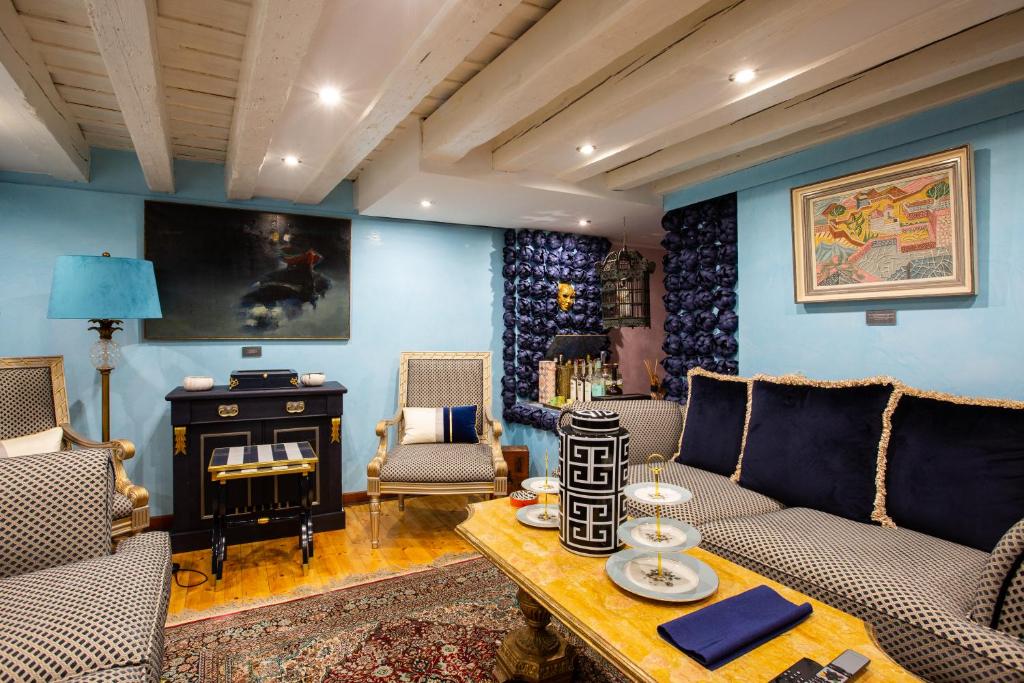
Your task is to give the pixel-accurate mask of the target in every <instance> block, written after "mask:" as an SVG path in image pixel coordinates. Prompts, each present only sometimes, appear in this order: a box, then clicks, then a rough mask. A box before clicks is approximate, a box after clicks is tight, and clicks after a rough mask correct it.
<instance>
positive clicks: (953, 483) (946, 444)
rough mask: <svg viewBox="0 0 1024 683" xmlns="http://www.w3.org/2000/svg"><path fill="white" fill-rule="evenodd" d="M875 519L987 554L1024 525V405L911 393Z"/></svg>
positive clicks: (897, 418)
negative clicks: (1017, 526) (1015, 527)
mask: <svg viewBox="0 0 1024 683" xmlns="http://www.w3.org/2000/svg"><path fill="white" fill-rule="evenodd" d="M883 457H884V463H885V491H884V493H885V495H884V502H883V500H882V499H881V497H880V500H879V505H877V506H876V509H875V519H876V520H878V521H880V522H882V523H883V524H886V525H888V524H891V523H893V522H894V523H895V525H896V526H901V527H906V528H908V529H913V530H914V531H920V532H922V533H926V534H929V535H931V536H937V537H939V538H944V539H946V540H947V541H953V542H955V543H960V544H963V545H968V546H971V547H972V548H977V549H978V550H983V551H985V552H987V553H988V552H992V549H993V548H994V547H995V546H996V543H998V542H999V539H1000V538H1001V537H1002V535H1003V534H1004V533H1006V531H1007V529H1009V528H1010V527H1012V526H1013V525H1014V524H1016V523H1017V522H1018V521H1019V520H1021V519H1024V403H1019V402H1012V401H995V400H985V399H968V398H963V397H959V396H949V395H946V394H935V393H927V392H921V391H917V390H914V389H908V390H906V393H904V394H903V396H901V397H900V400H899V403H898V404H897V405H896V410H895V411H894V412H893V415H892V434H891V435H890V437H889V447H888V449H887V451H886V453H884V454H883Z"/></svg>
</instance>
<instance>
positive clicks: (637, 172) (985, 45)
mask: <svg viewBox="0 0 1024 683" xmlns="http://www.w3.org/2000/svg"><path fill="white" fill-rule="evenodd" d="M1020 57H1024V10H1019V11H1017V12H1013V13H1011V14H1008V15H1004V16H1002V17H999V18H997V19H993V20H991V21H988V22H985V23H984V24H981V25H979V26H977V27H975V28H972V29H970V30H967V31H963V32H961V33H958V34H956V35H954V36H951V37H950V38H946V39H945V40H941V41H938V42H936V43H932V44H931V45H928V46H927V47H923V48H921V49H919V50H915V51H914V52H911V53H910V54H907V55H905V56H903V57H900V58H899V59H895V60H893V61H890V62H887V63H885V64H883V65H881V66H878V67H875V68H874V69H872V70H870V71H867V72H864V73H862V74H859V75H857V76H855V77H853V78H851V79H849V80H848V81H846V82H845V83H844V82H840V83H838V84H833V85H830V86H829V87H827V88H825V89H824V90H823V91H822V92H819V93H812V94H811V95H809V96H801V97H800V98H797V99H795V100H790V101H787V102H783V103H781V104H778V105H775V106H773V107H771V108H769V109H766V110H764V111H762V112H760V113H757V114H754V115H753V116H748V117H746V118H744V119H741V120H739V121H736V122H735V123H732V124H730V125H727V126H723V127H721V128H717V129H715V130H712V131H710V132H708V133H704V134H702V135H698V136H696V137H694V138H692V139H689V140H686V141H684V142H680V143H677V144H674V145H671V146H669V147H666V148H664V149H662V150H661V151H659V152H657V153H655V154H652V155H650V156H647V157H645V158H643V159H639V160H638V161H635V162H633V163H630V164H628V165H625V166H622V167H620V168H617V169H615V170H613V171H610V172H608V173H607V174H605V179H606V181H607V185H608V188H609V189H612V190H628V189H632V188H635V187H639V186H641V185H645V184H647V183H649V182H652V181H654V180H657V179H658V178H662V177H665V176H668V175H673V174H676V173H680V172H682V171H686V170H688V169H691V168H695V167H698V166H702V165H704V164H707V163H709V162H712V161H714V160H717V159H723V158H727V157H731V156H732V155H735V154H738V153H740V152H743V151H744V150H747V149H750V148H754V147H758V146H759V145H763V144H765V143H767V142H771V141H773V140H778V139H780V138H785V137H786V136H788V135H791V134H793V133H797V132H799V131H801V130H803V129H811V128H816V127H818V126H821V125H822V124H827V123H830V122H835V121H838V120H839V119H842V118H843V117H845V116H849V115H852V114H856V113H858V112H861V111H864V110H866V109H871V108H873V107H875V106H877V105H881V104H884V103H886V102H889V101H892V100H896V99H899V98H901V97H903V96H904V95H909V94H911V93H915V92H919V91H922V90H925V89H928V88H931V87H932V86H936V85H939V84H941V83H943V82H945V81H949V80H953V79H957V78H960V77H961V76H965V75H967V74H970V73H973V72H975V71H980V70H982V69H986V68H988V67H991V66H994V65H996V64H1000V63H1003V62H1008V61H1011V60H1015V59H1018V58H1020ZM1021 77H1022V78H1024V73H1022V74H1021ZM929 106H934V104H931V105H929Z"/></svg>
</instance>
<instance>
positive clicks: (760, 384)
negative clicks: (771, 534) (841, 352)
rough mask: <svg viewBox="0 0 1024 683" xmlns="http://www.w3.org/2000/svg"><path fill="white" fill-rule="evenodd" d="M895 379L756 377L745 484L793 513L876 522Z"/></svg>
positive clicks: (743, 466) (743, 471)
mask: <svg viewBox="0 0 1024 683" xmlns="http://www.w3.org/2000/svg"><path fill="white" fill-rule="evenodd" d="M894 390H895V383H894V380H890V379H888V378H884V377H883V378H873V379H867V380H851V381H842V382H818V381H813V380H808V379H805V378H803V377H796V376H785V377H762V376H758V377H755V379H754V382H753V384H752V385H751V409H750V416H749V418H748V422H747V435H746V444H745V446H744V449H743V456H742V459H741V461H740V469H739V472H738V474H739V483H740V485H741V486H743V487H744V488H748V489H752V490H754V491H757V492H758V493H762V494H764V495H766V496H770V497H772V498H775V499H776V500H778V501H780V502H782V503H784V504H786V505H789V506H792V507H806V508H813V509H815V510H822V511H824V512H829V513H831V514H833V515H838V516H840V517H846V518H847V519H852V520H855V521H857V522H870V521H871V513H872V509H873V508H874V502H875V473H876V471H877V467H878V448H879V442H880V441H881V438H882V434H883V426H884V423H885V421H886V420H885V412H886V408H887V407H888V406H889V399H890V398H891V397H892V395H893V391H894Z"/></svg>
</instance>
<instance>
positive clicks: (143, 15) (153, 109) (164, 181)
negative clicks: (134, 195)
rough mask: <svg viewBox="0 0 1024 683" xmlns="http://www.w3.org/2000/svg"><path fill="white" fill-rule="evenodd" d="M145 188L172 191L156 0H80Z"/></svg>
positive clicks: (172, 170) (171, 153) (170, 151)
mask: <svg viewBox="0 0 1024 683" xmlns="http://www.w3.org/2000/svg"><path fill="white" fill-rule="evenodd" d="M85 5H86V10H87V11H88V14H89V21H90V22H91V23H92V28H93V32H94V33H95V34H96V43H97V44H98V45H99V48H100V55H102V57H103V63H104V64H105V65H106V67H107V75H108V76H109V77H110V83H111V85H112V86H113V88H114V95H115V96H116V97H117V103H118V106H119V107H120V109H121V113H122V114H123V115H124V122H125V125H126V126H127V127H128V133H129V135H131V138H132V144H133V146H134V147H135V153H136V154H137V155H138V157H139V163H140V165H141V166H142V173H143V175H144V176H145V178H146V185H148V186H149V189H150V190H153V191H154V192H174V154H173V152H172V150H171V139H170V135H169V130H170V129H169V125H168V117H167V108H166V106H165V104H164V88H163V79H162V78H161V68H160V57H159V49H158V46H157V36H156V0H85Z"/></svg>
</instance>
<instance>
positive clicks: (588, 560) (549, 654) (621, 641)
mask: <svg viewBox="0 0 1024 683" xmlns="http://www.w3.org/2000/svg"><path fill="white" fill-rule="evenodd" d="M456 531H458V533H459V534H460V535H461V536H462V537H463V538H465V539H466V540H467V541H468V542H469V543H470V544H471V545H472V546H473V547H474V548H476V549H477V550H478V551H479V552H480V553H481V554H482V555H483V556H484V557H486V558H487V559H489V560H490V561H491V562H493V563H494V564H495V565H496V566H497V567H498V569H500V570H501V571H502V572H504V573H505V574H506V575H508V577H509V578H510V579H512V581H514V582H515V583H516V584H517V585H518V586H519V602H520V607H521V609H522V611H523V615H524V616H525V617H526V621H527V624H528V625H527V626H526V627H524V628H522V629H520V630H519V631H515V632H513V633H511V634H509V636H508V637H507V638H506V639H505V642H504V643H502V645H501V649H500V651H499V653H498V664H497V666H496V668H495V672H494V673H495V677H496V678H497V679H498V680H499V681H509V680H526V681H545V682H547V681H559V682H560V681H568V680H570V676H571V671H572V663H573V657H574V655H573V653H572V652H571V648H568V647H567V646H566V644H565V643H564V642H561V638H559V637H558V636H557V635H556V634H554V633H553V632H552V631H551V630H550V629H548V628H547V623H548V621H549V620H550V617H551V615H554V616H555V617H556V618H557V619H558V620H559V621H560V622H562V623H563V624H565V626H566V627H567V628H568V629H570V630H571V631H572V632H573V633H575V634H576V635H577V636H579V637H580V639H582V640H583V641H584V642H585V643H587V644H588V645H589V646H590V647H592V648H593V649H594V650H595V651H597V652H598V653H600V654H601V655H602V656H603V657H605V658H606V659H607V660H608V661H609V662H611V663H612V664H614V665H615V667H616V668H618V669H619V670H620V671H622V672H623V673H624V674H625V675H626V676H627V677H628V678H630V679H632V680H635V681H744V682H748V681H768V680H770V679H771V678H772V677H773V676H775V675H777V674H779V673H781V672H782V671H784V670H785V669H786V668H787V667H789V666H790V665H792V664H794V663H795V662H796V661H797V660H798V659H800V658H801V657H809V658H811V659H813V660H815V661H818V662H821V663H823V664H824V663H827V662H830V661H832V660H833V659H834V658H835V657H836V656H837V655H839V654H840V653H841V652H843V650H846V649H852V650H856V651H857V652H859V653H861V654H863V655H864V656H865V657H868V658H869V659H870V660H871V664H870V665H869V666H868V668H867V670H866V671H865V673H864V674H862V676H861V677H859V678H858V683H881V682H882V681H885V682H886V683H894V682H897V681H918V680H920V679H918V678H917V677H916V676H914V675H912V674H910V673H909V672H907V671H906V670H904V669H902V668H901V667H900V666H899V665H898V664H896V663H895V662H893V661H892V660H891V659H890V658H889V657H888V656H887V655H886V654H885V653H884V652H882V650H880V649H879V648H878V646H877V645H875V643H874V641H873V639H872V637H871V635H870V633H869V632H868V627H867V625H866V624H865V623H864V622H863V621H861V620H860V619H857V618H856V617H853V616H850V615H849V614H846V613H845V612H842V611H840V610H837V609H835V608H834V607H830V606H828V605H826V604H824V603H822V602H818V601H817V600H814V599H812V598H809V597H807V596H806V595H803V594H802V593H800V592H798V591H795V590H793V589H791V588H787V587H786V586H783V585H782V584H779V583H776V582H775V581H772V580H770V579H768V578H765V577H763V576H761V575H760V574H757V573H755V572H752V571H750V570H748V569H745V568H743V567H740V566H739V565H737V564H734V563H732V562H729V561H728V560H725V559H722V558H720V557H718V556H717V555H713V554H711V553H709V552H706V551H704V550H701V549H700V548H695V549H693V550H690V551H688V552H689V553H690V554H691V555H693V556H694V557H697V558H699V559H701V560H703V561H705V562H707V563H708V564H709V565H711V566H712V567H713V568H714V570H715V571H716V572H717V573H718V578H719V587H718V592H717V593H716V594H715V595H713V596H712V597H710V598H708V599H706V600H702V601H700V602H696V603H692V604H667V603H659V602H654V601H650V600H645V599H643V598H637V597H635V596H633V595H630V594H629V593H626V592H625V591H622V590H620V589H619V588H618V587H616V586H615V584H613V583H612V582H611V580H610V579H609V578H608V576H607V575H606V574H605V570H604V565H605V558H592V557H583V556H581V555H575V554H573V553H570V552H567V551H565V550H563V549H562V547H561V545H559V543H558V533H557V531H554V530H547V529H534V528H530V527H526V526H523V525H522V524H519V523H518V522H517V521H516V519H515V509H514V508H513V507H512V506H511V505H509V503H508V500H506V499H504V498H499V499H497V500H491V501H486V502H483V503H474V504H471V505H470V506H469V519H467V520H466V521H465V522H463V523H462V524H460V525H459V526H458V527H457V528H456ZM759 585H767V586H771V587H772V588H774V589H775V590H776V591H778V592H779V594H780V595H782V596H783V597H785V598H786V599H787V600H790V601H792V602H794V603H797V604H801V603H804V602H810V603H811V605H812V606H813V607H814V613H813V614H812V615H811V616H810V617H809V618H808V619H807V620H806V621H804V622H803V623H801V624H800V625H798V626H797V627H796V628H794V629H792V630H790V631H788V632H786V633H784V634H783V635H781V636H779V637H777V638H775V639H774V640H771V641H769V642H768V643H765V644H764V645H762V646H760V647H759V648H757V649H756V650H753V651H752V652H749V653H747V654H746V655H743V656H742V657H739V658H738V659H734V660H733V661H731V662H729V663H728V664H726V665H725V666H723V667H721V668H719V669H716V670H715V671H708V670H707V669H705V668H704V667H702V666H701V665H700V664H698V663H697V662H695V661H693V660H692V659H690V658H689V657H687V656H686V655H684V654H683V653H682V652H680V651H679V650H677V649H676V648H674V647H672V646H671V645H669V644H668V643H666V642H665V641H663V640H662V639H661V638H660V637H659V636H658V633H657V627H658V624H662V623H665V622H666V621H669V620H671V619H674V618H676V617H679V616H682V615H684V614H687V613H689V612H692V611H694V610H697V609H700V608H701V607H704V606H705V605H708V604H711V603H712V602H715V601H717V600H721V599H723V598H727V597H729V596H732V595H736V594H738V593H742V592H743V591H745V590H747V589H750V588H753V587H754V586H759Z"/></svg>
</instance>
